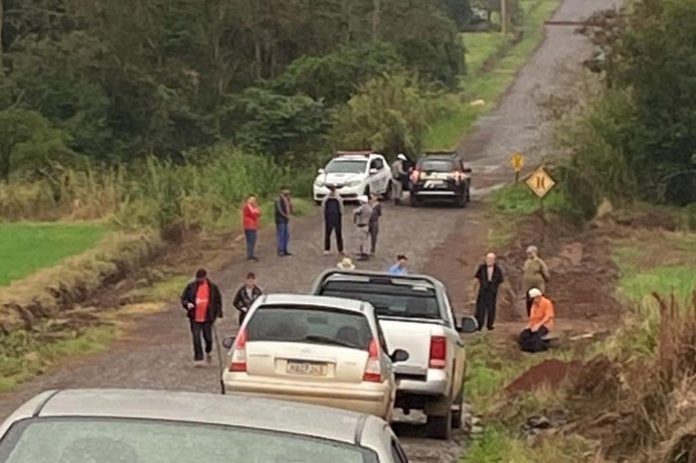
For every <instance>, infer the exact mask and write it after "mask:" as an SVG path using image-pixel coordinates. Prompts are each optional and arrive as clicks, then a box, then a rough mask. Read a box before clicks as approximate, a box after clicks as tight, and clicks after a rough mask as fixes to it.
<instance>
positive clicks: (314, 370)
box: [285, 361, 329, 376]
mask: <svg viewBox="0 0 696 463" xmlns="http://www.w3.org/2000/svg"><path fill="white" fill-rule="evenodd" d="M285 368H286V370H285V371H286V372H287V373H288V374H290V375H303V376H326V374H327V373H328V370H329V367H328V365H327V364H325V363H311V362H292V361H288V364H287V366H286V367H285Z"/></svg>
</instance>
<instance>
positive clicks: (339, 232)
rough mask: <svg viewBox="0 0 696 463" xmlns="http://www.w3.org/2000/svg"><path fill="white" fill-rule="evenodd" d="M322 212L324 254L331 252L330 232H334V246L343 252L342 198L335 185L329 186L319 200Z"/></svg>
mask: <svg viewBox="0 0 696 463" xmlns="http://www.w3.org/2000/svg"><path fill="white" fill-rule="evenodd" d="M321 210H322V212H323V214H324V255H329V254H330V253H331V234H332V233H335V234H336V247H337V248H338V252H339V253H340V254H342V253H343V200H342V199H341V197H340V196H339V195H338V194H336V187H335V186H333V185H331V186H329V194H328V195H326V196H324V199H323V200H322V201H321Z"/></svg>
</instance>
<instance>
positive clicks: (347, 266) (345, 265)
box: [336, 257, 355, 270]
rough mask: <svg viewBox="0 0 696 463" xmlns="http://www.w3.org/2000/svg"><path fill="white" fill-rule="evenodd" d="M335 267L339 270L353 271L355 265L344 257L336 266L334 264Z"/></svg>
mask: <svg viewBox="0 0 696 463" xmlns="http://www.w3.org/2000/svg"><path fill="white" fill-rule="evenodd" d="M336 267H338V268H339V269H341V270H355V264H354V263H353V261H352V260H350V258H348V257H344V258H343V259H341V261H340V262H339V263H338V264H336Z"/></svg>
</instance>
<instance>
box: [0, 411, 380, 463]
mask: <svg viewBox="0 0 696 463" xmlns="http://www.w3.org/2000/svg"><path fill="white" fill-rule="evenodd" d="M288 419H292V417H288ZM327 461H330V462H332V463H377V458H376V456H375V454H374V452H372V451H371V450H367V449H365V448H362V447H359V446H356V445H348V444H344V443H341V442H334V441H330V440H325V439H318V438H313V437H306V436H301V435H295V434H287V433H281V432H269V431H262V430H256V429H250V428H239V427H232V426H217V425H205V424H194V423H183V422H171V421H155V420H126V419H116V418H103V419H90V418H34V419H31V420H27V421H24V422H20V423H18V424H16V425H14V426H13V427H12V429H11V430H10V433H9V434H8V435H7V436H6V437H5V438H4V439H3V440H2V442H0V462H1V463H191V462H205V463H236V462H244V463H324V462H327Z"/></svg>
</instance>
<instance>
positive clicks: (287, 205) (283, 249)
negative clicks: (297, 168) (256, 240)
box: [274, 187, 292, 257]
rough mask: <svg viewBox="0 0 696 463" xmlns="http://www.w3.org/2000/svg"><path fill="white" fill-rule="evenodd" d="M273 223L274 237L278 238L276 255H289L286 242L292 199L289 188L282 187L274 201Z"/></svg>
mask: <svg viewBox="0 0 696 463" xmlns="http://www.w3.org/2000/svg"><path fill="white" fill-rule="evenodd" d="M274 209H275V225H276V238H277V240H278V255H279V256H281V257H285V256H290V255H292V254H290V253H289V252H288V244H289V243H290V216H291V215H292V201H291V200H290V189H288V188H287V187H283V188H281V190H280V196H278V199H276V201H275V207H274Z"/></svg>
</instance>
